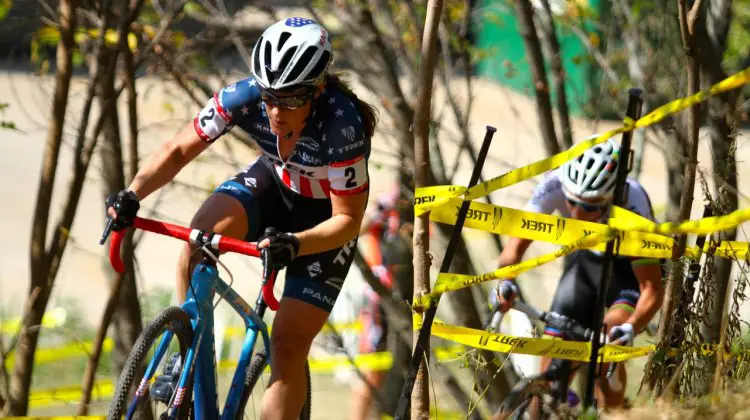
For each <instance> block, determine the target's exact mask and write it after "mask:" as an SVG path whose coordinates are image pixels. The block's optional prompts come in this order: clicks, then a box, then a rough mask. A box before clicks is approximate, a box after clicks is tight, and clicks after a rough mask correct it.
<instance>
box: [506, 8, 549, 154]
mask: <svg viewBox="0 0 750 420" xmlns="http://www.w3.org/2000/svg"><path fill="white" fill-rule="evenodd" d="M514 3H515V5H516V16H517V17H518V31H519V32H520V33H521V36H522V37H523V43H524V45H525V47H526V54H527V56H528V62H529V70H530V71H531V82H532V83H533V84H534V92H535V98H536V109H537V112H538V118H539V127H540V128H541V130H542V140H544V147H545V148H546V149H547V154H549V155H555V154H557V153H560V144H559V143H558V142H557V135H556V134H555V120H554V118H553V116H552V105H551V102H550V98H549V83H548V82H547V72H546V71H545V70H544V56H543V55H542V46H541V44H540V43H539V37H538V36H537V32H536V27H535V25H534V9H533V6H532V4H531V2H530V1H528V0H514Z"/></svg>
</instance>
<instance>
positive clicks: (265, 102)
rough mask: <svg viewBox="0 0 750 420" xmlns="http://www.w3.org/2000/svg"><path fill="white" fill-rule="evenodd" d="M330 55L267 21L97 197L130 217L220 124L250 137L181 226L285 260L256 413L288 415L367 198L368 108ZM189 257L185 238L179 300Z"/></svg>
mask: <svg viewBox="0 0 750 420" xmlns="http://www.w3.org/2000/svg"><path fill="white" fill-rule="evenodd" d="M332 60H333V50H332V48H331V42H330V38H329V34H328V31H327V30H326V29H325V28H324V27H322V26H321V25H319V24H318V23H316V22H314V21H312V20H309V19H304V18H289V19H284V20H281V21H279V22H276V23H275V24H273V25H271V26H270V27H268V28H267V29H266V30H265V31H264V32H263V34H262V35H261V37H260V38H259V39H258V41H257V42H256V44H255V46H254V48H253V51H252V63H251V64H252V76H250V77H248V78H246V79H244V80H240V81H238V82H236V83H234V84H231V85H229V86H226V87H224V88H223V89H221V90H220V91H219V92H218V93H216V94H215V95H214V97H213V98H211V99H209V100H208V103H207V104H206V106H205V107H204V108H203V109H202V110H201V111H200V113H199V114H198V115H197V117H196V118H195V119H194V120H193V121H192V122H190V123H189V124H187V125H186V126H185V127H184V128H183V129H182V131H181V132H179V133H178V134H177V136H176V137H175V138H174V139H172V140H170V141H168V142H166V143H164V144H163V145H162V146H161V147H160V149H159V150H158V151H157V152H156V153H154V154H153V155H152V156H151V157H150V159H149V160H148V162H147V163H146V164H145V165H144V166H143V167H142V168H141V170H140V171H139V172H138V174H137V175H136V177H135V178H134V180H133V182H132V183H131V184H130V186H129V187H128V189H126V190H124V191H120V192H119V193H117V194H113V195H112V196H110V198H109V199H108V200H107V207H108V213H109V214H110V215H111V216H113V217H115V218H116V226H115V227H116V228H118V229H121V228H123V227H125V226H127V225H128V224H130V223H132V220H133V217H134V216H135V214H136V212H137V210H138V208H139V207H140V205H139V201H140V200H143V199H144V198H146V197H147V196H148V195H149V194H151V193H152V192H154V191H155V190H157V189H159V188H161V187H162V186H164V185H165V184H166V183H168V182H169V181H170V180H172V179H173V178H174V177H175V176H176V175H177V173H178V172H179V171H180V170H181V169H182V168H183V167H184V166H185V165H187V164H188V163H189V162H191V161H192V160H193V159H195V158H196V157H197V156H198V155H199V154H200V153H201V152H203V151H204V150H205V149H206V148H208V147H209V145H210V144H211V143H212V142H213V141H215V140H216V139H218V138H219V137H220V136H222V135H223V134H224V133H226V132H227V131H229V130H230V129H231V128H233V127H235V126H237V127H239V128H240V129H242V130H243V131H245V132H247V133H248V134H249V135H250V137H251V138H253V139H254V140H255V142H256V143H257V145H258V146H259V148H260V149H261V151H262V154H261V156H260V157H259V158H258V159H257V160H256V161H255V162H253V163H251V164H250V165H248V166H247V167H246V168H245V169H243V170H242V171H241V172H240V173H239V174H237V175H236V176H234V177H232V178H231V179H229V180H227V181H226V182H224V183H223V184H221V185H220V186H219V187H218V188H217V189H216V190H215V191H214V193H213V194H212V195H211V196H210V197H209V198H208V199H207V200H206V201H205V202H204V203H203V204H202V206H201V207H200V209H198V211H197V213H196V214H195V216H194V217H193V220H192V222H191V227H193V228H199V229H206V230H212V231H215V232H220V233H222V234H224V235H228V236H231V237H235V238H241V239H245V240H248V241H256V240H261V242H260V246H261V247H267V248H268V249H269V250H270V252H271V255H272V257H273V261H274V263H275V265H276V266H278V267H279V268H280V267H283V266H286V267H287V270H286V282H285V286H284V292H283V298H282V299H281V306H280V308H279V310H278V312H277V313H276V316H275V318H274V325H273V332H272V337H271V340H272V345H273V347H272V351H273V354H272V356H271V360H272V371H271V372H272V373H271V380H270V382H269V385H268V389H267V390H266V392H265V394H264V395H263V402H262V408H261V412H262V416H263V418H268V419H271V418H273V419H276V418H279V419H282V418H286V419H291V418H297V416H298V415H299V412H300V409H301V408H302V405H303V403H304V398H305V393H306V391H307V390H306V388H307V384H306V382H305V376H304V364H305V360H306V358H307V354H308V351H309V348H310V344H311V342H312V340H313V338H314V337H315V336H316V334H317V333H318V331H320V329H321V327H322V326H323V324H324V323H325V321H326V319H327V318H328V315H329V313H330V311H331V309H332V307H333V304H334V302H335V301H336V298H337V296H338V294H339V291H340V289H341V286H342V284H343V282H344V279H345V278H346V274H347V272H348V270H349V266H350V265H351V262H352V257H353V255H354V251H355V249H356V241H357V236H358V233H359V228H360V223H361V221H362V217H363V214H364V211H365V207H366V204H367V199H368V193H369V176H368V166H367V160H368V157H369V154H370V139H371V137H372V135H373V132H374V129H375V125H376V114H375V111H374V109H373V108H372V107H371V106H370V105H368V104H367V103H365V102H363V101H361V100H360V99H358V98H357V96H356V95H355V94H353V93H352V91H351V90H350V89H349V88H348V87H347V86H346V85H345V84H343V83H342V82H341V80H340V79H339V78H338V77H337V76H335V75H333V74H330V73H329V72H328V69H329V67H330V64H331V62H332ZM268 227H273V228H275V229H276V230H277V231H276V232H270V231H267V230H266V229H267V228H268ZM192 255H194V254H193V253H192V250H191V249H190V248H189V246H186V248H185V249H184V250H183V253H182V257H181V259H180V261H179V265H178V281H177V290H178V294H179V297H180V299H181V300H184V299H185V295H186V290H187V287H188V285H189V277H190V273H191V267H192V266H193V265H194V264H195V263H197V261H196V257H194V256H192Z"/></svg>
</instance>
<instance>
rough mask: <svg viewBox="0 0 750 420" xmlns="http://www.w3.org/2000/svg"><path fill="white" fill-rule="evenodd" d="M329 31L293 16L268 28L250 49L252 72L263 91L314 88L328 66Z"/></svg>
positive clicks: (311, 21)
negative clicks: (301, 87)
mask: <svg viewBox="0 0 750 420" xmlns="http://www.w3.org/2000/svg"><path fill="white" fill-rule="evenodd" d="M332 57H333V48H332V47H331V40H330V39H329V37H328V31H326V30H325V28H323V26H321V25H320V24H318V23H317V22H315V21H314V20H310V19H306V18H299V17H293V18H288V19H284V20H281V21H278V22H276V23H274V24H273V25H271V26H269V27H268V29H266V30H265V31H264V32H263V34H262V35H261V36H260V38H259V39H258V41H257V42H256V43H255V47H253V56H252V63H251V66H252V73H253V77H255V80H257V81H258V83H260V84H261V86H262V87H263V88H265V89H274V90H280V89H284V88H288V87H290V86H299V85H313V84H315V82H316V81H317V80H318V79H319V78H320V76H322V75H323V73H324V72H325V71H326V69H327V68H328V66H329V65H330V64H331V61H332V60H331V59H332Z"/></svg>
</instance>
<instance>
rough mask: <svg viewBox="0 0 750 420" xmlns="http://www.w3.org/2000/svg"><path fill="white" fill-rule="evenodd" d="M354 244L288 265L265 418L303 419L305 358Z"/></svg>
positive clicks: (273, 335)
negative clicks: (300, 415) (301, 416)
mask: <svg viewBox="0 0 750 420" xmlns="http://www.w3.org/2000/svg"><path fill="white" fill-rule="evenodd" d="M306 210H307V211H312V212H314V210H315V209H314V208H311V207H306ZM356 246H357V243H356V240H352V241H351V242H349V243H348V244H346V245H344V246H343V247H341V248H338V249H334V250H331V251H326V252H323V253H320V254H313V255H304V256H301V257H297V258H296V259H295V260H294V261H293V262H292V264H290V265H289V266H288V267H287V268H286V279H285V283H284V297H283V298H282V300H281V307H280V308H279V311H278V312H277V313H276V317H275V318H274V320H273V330H272V333H271V379H270V382H269V385H268V388H267V389H266V392H265V394H263V402H262V404H261V407H262V408H261V418H263V419H274V420H275V419H296V418H298V417H299V413H300V410H301V408H302V406H303V404H304V401H305V395H306V393H307V383H306V381H305V360H306V359H307V354H308V351H309V350H310V345H311V344H312V341H313V339H314V338H315V336H316V335H317V334H318V332H319V331H320V329H321V328H323V325H324V324H325V322H326V319H328V316H329V314H330V313H331V310H332V309H333V305H334V303H335V302H336V298H337V297H338V294H339V292H340V291H341V287H342V285H343V283H344V278H346V274H347V272H348V271H349V266H350V265H351V263H352V260H353V258H354V252H355V250H356Z"/></svg>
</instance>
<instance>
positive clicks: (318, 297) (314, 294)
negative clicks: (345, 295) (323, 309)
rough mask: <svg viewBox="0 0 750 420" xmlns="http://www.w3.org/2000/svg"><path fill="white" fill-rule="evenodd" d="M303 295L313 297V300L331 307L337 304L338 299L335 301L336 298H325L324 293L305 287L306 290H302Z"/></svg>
mask: <svg viewBox="0 0 750 420" xmlns="http://www.w3.org/2000/svg"><path fill="white" fill-rule="evenodd" d="M302 294H303V295H308V296H312V297H313V299H316V300H319V301H321V302H323V303H326V304H328V305H331V306H333V304H335V303H336V299H334V298H332V297H330V296H325V295H323V294H322V293H320V292H316V291H315V290H313V289H311V288H309V287H305V288H304V289H302Z"/></svg>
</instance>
